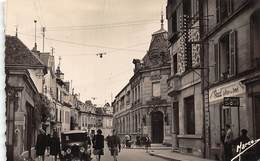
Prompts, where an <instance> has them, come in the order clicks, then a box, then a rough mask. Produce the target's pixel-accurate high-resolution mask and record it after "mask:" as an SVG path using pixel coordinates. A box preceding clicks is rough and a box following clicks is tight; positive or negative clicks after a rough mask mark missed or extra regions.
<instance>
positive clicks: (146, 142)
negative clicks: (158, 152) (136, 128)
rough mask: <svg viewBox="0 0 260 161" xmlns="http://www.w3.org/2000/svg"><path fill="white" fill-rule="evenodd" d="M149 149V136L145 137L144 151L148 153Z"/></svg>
mask: <svg viewBox="0 0 260 161" xmlns="http://www.w3.org/2000/svg"><path fill="white" fill-rule="evenodd" d="M149 147H151V139H150V137H149V136H146V137H145V150H146V153H148V150H149Z"/></svg>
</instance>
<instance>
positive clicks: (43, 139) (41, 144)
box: [35, 129, 48, 161]
mask: <svg viewBox="0 0 260 161" xmlns="http://www.w3.org/2000/svg"><path fill="white" fill-rule="evenodd" d="M47 144H48V136H47V135H46V132H45V131H44V130H43V129H39V134H38V135H37V140H36V145H35V149H36V156H37V158H38V160H39V161H40V158H41V160H42V161H44V159H45V157H44V155H45V150H46V147H47Z"/></svg>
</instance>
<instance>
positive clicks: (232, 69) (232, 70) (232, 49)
mask: <svg viewBox="0 0 260 161" xmlns="http://www.w3.org/2000/svg"><path fill="white" fill-rule="evenodd" d="M229 56H230V58H229V75H230V76H234V75H236V72H237V70H236V69H237V56H236V31H231V32H230V34H229Z"/></svg>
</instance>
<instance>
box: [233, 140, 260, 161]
mask: <svg viewBox="0 0 260 161" xmlns="http://www.w3.org/2000/svg"><path fill="white" fill-rule="evenodd" d="M258 142H260V139H257V140H251V141H249V142H247V143H244V144H243V143H242V142H240V144H239V145H237V147H236V152H237V153H238V154H237V155H236V156H235V157H234V158H232V159H231V161H233V160H235V159H237V158H238V157H240V156H241V155H242V154H243V153H245V152H246V151H247V150H249V149H250V148H252V147H253V146H254V145H256V144H257V143H258Z"/></svg>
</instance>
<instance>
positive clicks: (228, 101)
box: [209, 80, 249, 158]
mask: <svg viewBox="0 0 260 161" xmlns="http://www.w3.org/2000/svg"><path fill="white" fill-rule="evenodd" d="M241 81H242V80H236V81H232V82H228V83H224V84H221V85H219V86H216V87H213V88H211V89H209V106H210V109H209V112H210V145H211V154H212V156H214V158H216V157H220V156H219V154H220V153H219V151H220V147H221V131H223V130H226V129H225V125H227V124H228V125H230V126H231V129H232V131H233V137H234V138H236V137H238V136H239V132H240V130H241V129H248V120H249V119H248V118H249V117H248V108H247V105H246V101H247V94H246V87H245V85H244V84H243V83H242V82H241Z"/></svg>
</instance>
